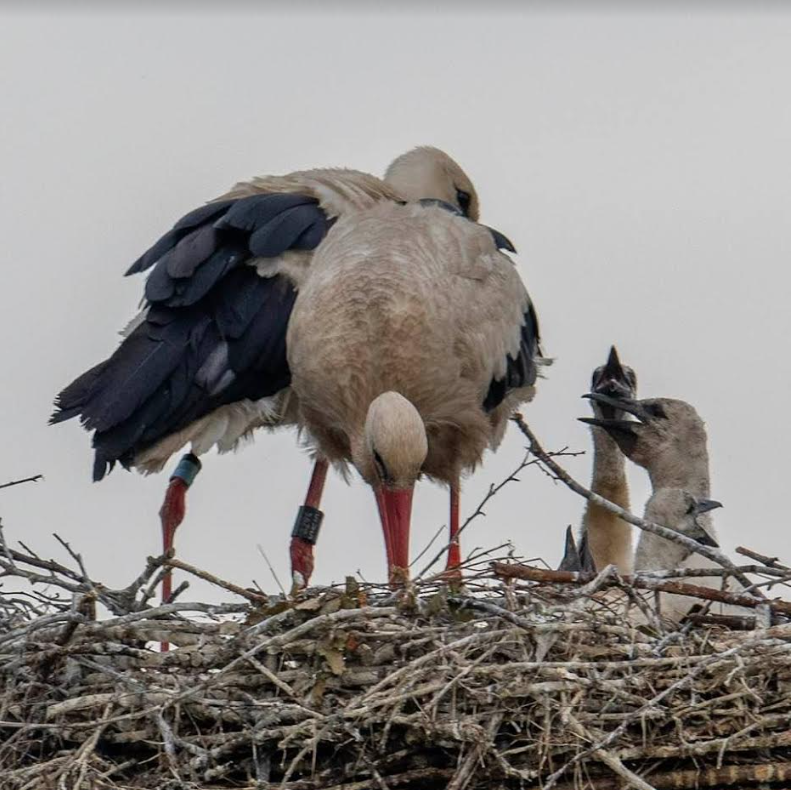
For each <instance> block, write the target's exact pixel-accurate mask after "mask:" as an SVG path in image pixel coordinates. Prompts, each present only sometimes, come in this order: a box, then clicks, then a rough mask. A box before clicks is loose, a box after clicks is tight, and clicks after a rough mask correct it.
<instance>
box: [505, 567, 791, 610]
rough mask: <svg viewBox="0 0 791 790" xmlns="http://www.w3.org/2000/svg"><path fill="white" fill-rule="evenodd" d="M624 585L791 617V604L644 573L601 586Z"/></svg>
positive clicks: (542, 571) (554, 575)
mask: <svg viewBox="0 0 791 790" xmlns="http://www.w3.org/2000/svg"><path fill="white" fill-rule="evenodd" d="M492 570H493V571H494V572H495V573H496V574H497V575H498V576H501V577H502V578H505V579H523V580H524V581H530V582H549V583H552V582H554V583H565V584H589V583H590V582H592V581H593V580H594V579H595V578H596V574H593V573H577V572H574V571H552V570H547V569H546V568H531V567H530V566H528V565H514V564H509V563H504V562H493V563H492ZM623 585H628V586H631V587H634V588H635V589H638V590H653V591H654V592H666V593H673V594H674V595H686V596H688V597H690V598H698V599H701V600H704V601H717V602H718V603H726V604H731V605H733V606H745V607H749V608H755V607H756V606H768V607H769V608H770V609H771V610H772V611H773V612H778V613H780V614H784V615H790V616H791V602H789V601H779V600H778V601H767V600H764V599H762V598H754V597H753V596H752V595H745V594H743V593H737V592H727V591H725V590H715V589H711V588H709V587H701V586H699V585H697V584H684V583H683V582H667V581H658V580H656V579H652V578H651V577H650V576H647V575H642V574H636V575H634V576H621V577H618V576H616V575H612V576H610V577H609V578H607V579H605V580H604V581H603V582H602V585H601V586H604V587H621V586H623Z"/></svg>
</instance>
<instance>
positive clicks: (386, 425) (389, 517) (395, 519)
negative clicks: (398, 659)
mask: <svg viewBox="0 0 791 790" xmlns="http://www.w3.org/2000/svg"><path fill="white" fill-rule="evenodd" d="M427 453H428V440H427V438H426V428H425V425H424V424H423V420H422V418H421V416H420V414H419V413H418V410H417V409H416V408H415V407H414V406H413V405H412V404H411V403H410V402H409V401H408V400H407V399H406V398H405V397H404V396H403V395H399V394H398V393H397V392H385V393H382V394H381V395H379V396H378V397H377V398H375V399H374V401H373V402H372V403H371V405H370V406H369V407H368V414H367V417H366V420H365V436H364V442H363V448H362V450H361V451H360V453H359V455H360V457H359V458H356V459H355V464H356V466H357V468H358V469H359V470H360V472H361V474H362V475H363V477H364V478H365V479H366V480H367V482H368V483H370V484H371V486H372V487H373V489H374V492H375V493H376V501H377V504H378V505H379V516H380V518H381V521H382V530H383V532H384V537H385V547H386V549H387V564H388V569H389V571H390V576H391V580H392V579H393V572H394V569H395V568H401V569H402V571H406V569H407V568H408V567H409V531H410V520H411V515H412V493H413V490H414V487H415V482H416V481H417V479H418V477H419V476H420V470H421V468H422V466H423V462H424V461H425V460H426V455H427Z"/></svg>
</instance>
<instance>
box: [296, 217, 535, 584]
mask: <svg viewBox="0 0 791 790" xmlns="http://www.w3.org/2000/svg"><path fill="white" fill-rule="evenodd" d="M449 209H450V210H449ZM499 239H502V237H501V236H499V234H493V233H492V232H491V231H490V230H489V229H488V228H485V227H483V226H481V225H477V224H476V223H474V222H471V221H470V220H469V219H467V218H466V217H464V216H461V215H460V212H458V211H455V210H453V207H449V206H442V205H428V206H427V205H420V204H417V205H403V206H402V205H397V204H395V203H389V204H379V205H377V206H374V207H372V208H370V209H367V210H365V211H363V212H360V213H358V214H357V215H355V217H354V218H350V219H346V218H341V219H340V220H339V221H338V223H337V224H336V226H335V227H334V228H333V231H332V233H331V234H330V235H329V236H328V238H327V240H326V242H325V243H324V244H323V245H322V247H321V249H320V250H319V251H318V252H317V254H316V256H315V257H314V260H313V263H312V265H311V268H310V272H309V273H308V275H307V277H306V278H305V280H304V281H303V283H302V286H301V290H300V296H299V299H298V300H297V303H296V305H295V307H294V312H293V314H292V316H291V321H290V323H289V328H288V343H287V346H288V361H289V368H290V370H291V374H292V389H293V391H294V393H295V394H296V395H297V397H298V401H299V411H300V417H299V419H300V423H301V424H302V425H303V426H304V427H305V428H306V429H307V431H308V433H309V434H310V436H311V437H312V440H313V441H314V442H315V446H316V448H317V450H318V452H319V453H320V455H321V456H323V457H325V458H327V459H328V460H329V461H330V462H332V463H335V464H338V465H341V466H345V465H348V464H349V463H351V464H353V465H354V467H356V469H357V470H358V471H359V473H360V475H361V476H362V477H363V478H364V479H365V480H366V481H367V482H368V483H369V484H370V485H371V486H372V488H373V489H374V492H375V495H376V500H377V503H378V506H379V514H380V519H381V524H382V530H383V533H384V540H385V547H386V551H387V562H388V570H389V574H390V580H391V582H397V581H398V579H399V577H400V576H401V575H402V574H404V573H406V569H407V567H408V565H409V530H410V518H411V508H412V493H413V489H414V485H415V482H416V481H417V480H418V478H420V477H421V476H423V475H425V476H426V477H429V478H431V479H434V480H436V481H439V482H441V483H445V484H447V485H449V486H450V492H451V497H450V541H449V552H448V571H449V572H450V573H455V574H456V575H458V565H459V562H460V550H459V545H458V531H459V492H460V477H461V474H462V473H463V472H465V471H468V470H471V469H473V468H474V467H475V466H476V465H477V464H478V463H480V461H481V458H482V456H483V453H484V451H485V450H486V449H487V448H488V447H492V448H494V447H496V446H497V445H498V443H499V442H500V440H501V439H502V437H503V434H504V433H505V429H506V426H507V421H508V418H509V416H510V415H511V414H512V412H513V410H514V409H515V408H516V406H517V405H518V404H520V403H522V402H525V401H528V400H530V399H531V398H532V396H533V393H534V384H535V381H536V377H537V374H538V367H539V365H540V364H541V362H542V361H543V358H542V357H541V349H540V341H539V328H538V320H537V316H536V312H535V310H534V308H533V305H532V303H531V301H530V298H529V296H528V294H527V291H526V290H525V287H524V285H523V283H522V281H521V279H520V277H519V274H518V273H517V271H516V268H515V266H514V264H513V262H512V261H511V260H510V259H509V258H508V257H507V256H506V255H504V254H503V253H501V252H500V251H499V249H498V247H499V246H500V244H499Z"/></svg>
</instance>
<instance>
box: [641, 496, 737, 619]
mask: <svg viewBox="0 0 791 790" xmlns="http://www.w3.org/2000/svg"><path fill="white" fill-rule="evenodd" d="M718 507H722V505H721V504H720V503H719V502H716V501H714V500H712V499H706V498H704V497H698V496H695V495H694V494H691V493H690V492H689V491H685V490H683V489H681V488H660V489H659V490H657V491H654V493H653V494H652V495H651V498H650V499H649V500H648V502H647V503H646V506H645V515H644V518H645V520H646V521H651V522H653V523H654V524H661V525H662V526H663V527H668V528H669V529H672V530H675V531H676V532H679V533H680V534H682V535H686V537H688V538H692V539H693V540H696V541H697V542H698V543H700V544H702V545H704V546H713V547H718V545H719V544H718V542H717V535H716V532H715V531H714V525H713V523H712V519H711V514H710V511H711V510H714V509H715V508H718ZM634 565H635V570H636V571H653V570H676V569H679V568H711V567H719V566H717V565H716V564H715V563H713V562H712V561H711V560H709V559H707V558H706V557H704V556H702V555H701V554H697V553H695V552H693V551H690V550H689V549H688V548H687V547H686V546H682V545H680V544H678V543H676V542H674V541H672V540H667V539H666V538H661V537H659V536H658V535H655V534H653V533H652V532H645V531H643V532H642V533H641V535H640V540H639V541H638V542H637V553H636V555H635V560H634ZM691 582H692V583H693V584H697V585H700V586H701V587H710V588H712V589H718V588H720V587H721V586H722V579H721V578H720V577H719V576H699V577H695V578H694V579H692V580H691ZM727 586H730V585H728V584H726V587H727ZM657 602H658V609H659V613H660V615H661V617H662V618H663V619H664V620H666V621H669V622H671V623H678V622H680V621H681V620H682V619H683V618H684V617H685V616H686V615H687V614H688V613H689V611H690V609H691V608H692V607H693V606H694V605H695V604H694V599H692V598H689V597H688V596H684V595H673V594H672V593H661V594H659V595H658V596H657ZM717 609H718V611H719V612H720V613H724V611H725V609H723V607H722V605H721V604H718V605H717ZM734 611H736V610H734ZM738 611H739V612H740V613H741V612H743V610H738Z"/></svg>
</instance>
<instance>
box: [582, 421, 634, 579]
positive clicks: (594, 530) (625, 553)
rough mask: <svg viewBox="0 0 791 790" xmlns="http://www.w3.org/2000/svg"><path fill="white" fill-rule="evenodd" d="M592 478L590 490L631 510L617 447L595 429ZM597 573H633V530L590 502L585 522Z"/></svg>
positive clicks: (583, 522) (620, 454)
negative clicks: (609, 567) (611, 569)
mask: <svg viewBox="0 0 791 790" xmlns="http://www.w3.org/2000/svg"><path fill="white" fill-rule="evenodd" d="M591 432H592V434H593V475H592V481H591V490H592V491H593V492H594V493H595V494H598V495H599V496H603V497H604V498H605V499H608V500H609V501H610V502H613V503H614V504H616V505H620V506H621V507H622V508H624V509H626V510H628V509H629V486H628V485H627V482H626V468H625V467H626V464H625V461H624V457H623V454H622V453H621V451H620V450H619V449H618V445H617V444H616V443H615V441H614V440H613V439H612V438H610V436H608V435H607V434H606V433H605V432H604V431H603V430H602V429H600V428H593V429H592V431H591ZM582 529H583V532H585V533H586V534H587V537H588V546H589V548H590V553H591V556H592V557H593V563H594V565H595V566H596V570H602V568H605V567H606V566H607V565H615V566H616V567H617V568H618V571H619V573H623V574H628V573H631V572H632V528H631V526H630V525H629V524H627V523H626V522H625V521H623V520H622V519H620V518H619V517H618V516H616V515H615V513H611V512H610V511H609V510H605V509H604V508H602V507H600V506H599V505H595V504H593V502H588V503H587V505H586V507H585V513H584V515H583V518H582Z"/></svg>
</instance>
